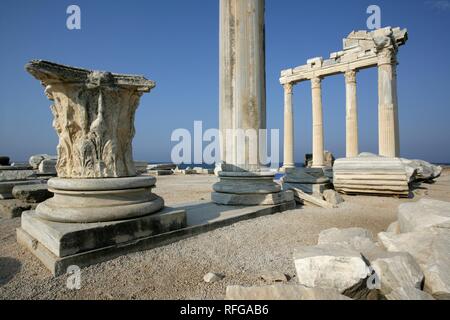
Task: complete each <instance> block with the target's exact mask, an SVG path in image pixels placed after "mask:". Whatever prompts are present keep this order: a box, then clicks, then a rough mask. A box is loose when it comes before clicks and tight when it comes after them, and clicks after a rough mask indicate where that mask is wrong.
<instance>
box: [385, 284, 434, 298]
mask: <svg viewBox="0 0 450 320" xmlns="http://www.w3.org/2000/svg"><path fill="white" fill-rule="evenodd" d="M386 299H387V300H402V301H406V300H414V301H417V300H434V298H433V296H432V295H430V294H428V293H426V292H425V291H422V290H419V289H417V288H414V287H402V288H396V289H394V290H392V291H391V293H389V294H387V295H386Z"/></svg>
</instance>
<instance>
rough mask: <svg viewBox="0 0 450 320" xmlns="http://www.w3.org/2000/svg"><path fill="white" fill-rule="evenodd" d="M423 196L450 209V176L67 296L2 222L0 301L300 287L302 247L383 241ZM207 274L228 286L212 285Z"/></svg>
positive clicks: (175, 190) (177, 190)
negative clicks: (297, 255)
mask: <svg viewBox="0 0 450 320" xmlns="http://www.w3.org/2000/svg"><path fill="white" fill-rule="evenodd" d="M215 181H216V179H215V177H211V176H166V177H159V178H158V186H157V188H156V190H155V192H156V193H158V194H159V195H161V196H162V197H164V198H165V200H166V204H168V205H170V204H176V203H183V202H190V201H197V200H202V199H209V192H210V189H211V184H212V183H214V182H215ZM186 186H188V188H186ZM186 189H187V190H186ZM422 196H429V197H432V198H436V199H441V200H447V201H450V172H448V171H446V172H445V174H444V175H443V177H441V179H440V180H439V181H438V183H436V184H434V185H424V187H423V188H422V189H419V190H417V191H416V197H415V198H414V199H397V198H378V197H362V196H361V197H345V199H346V203H344V204H343V205H342V206H341V207H340V208H339V209H336V210H323V209H318V208H309V207H304V208H300V209H297V210H292V211H288V212H284V213H281V214H276V215H273V216H268V217H262V218H258V219H254V220H250V221H244V222H240V223H237V224H235V225H232V226H229V227H226V228H222V229H218V230H215V231H212V232H209V233H206V234H202V235H199V236H196V237H192V238H189V239H186V240H182V241H179V242H177V243H174V244H172V245H169V246H166V247H163V248H158V249H153V250H149V251H145V252H140V253H135V254H129V255H126V256H122V257H120V258H117V259H114V260H111V261H108V262H105V263H102V264H98V265H95V266H91V267H89V268H86V269H83V270H82V274H81V289H80V290H75V291H74V290H69V289H67V288H66V281H67V276H61V277H58V278H53V277H52V276H51V275H50V273H49V272H48V271H47V270H46V269H45V268H44V267H43V266H42V265H41V264H40V262H39V261H38V260H37V259H36V258H35V257H34V256H33V255H32V254H30V253H29V252H28V251H26V250H24V249H23V248H21V247H20V246H18V245H17V243H16V241H15V231H14V230H15V228H16V227H18V226H19V223H20V221H19V219H17V218H16V219H0V243H1V245H0V299H222V298H223V297H224V294H225V289H226V286H227V285H235V284H239V285H262V284H264V282H263V280H260V279H259V276H260V275H261V273H263V272H265V271H281V272H284V273H286V274H287V275H289V276H290V278H291V279H290V281H291V282H295V280H296V279H295V269H294V264H293V261H292V254H293V251H294V249H295V248H296V247H299V246H304V245H314V244H316V242H317V238H318V235H319V233H320V231H322V230H325V229H328V228H332V227H337V228H348V227H363V228H367V229H369V230H371V231H372V232H373V233H374V234H377V233H378V232H380V231H384V230H385V229H386V228H387V227H388V225H389V224H390V223H392V222H393V221H395V220H396V211H397V207H398V205H399V204H400V203H403V202H406V201H416V200H418V199H419V198H420V197H422ZM208 272H217V273H221V274H224V275H225V278H224V279H223V280H222V281H220V282H218V283H213V284H206V283H204V281H203V276H204V275H205V274H206V273H208Z"/></svg>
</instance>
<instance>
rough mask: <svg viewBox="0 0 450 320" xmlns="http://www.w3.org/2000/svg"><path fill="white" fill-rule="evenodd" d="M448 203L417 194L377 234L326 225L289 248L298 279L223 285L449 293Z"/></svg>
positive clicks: (285, 290)
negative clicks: (310, 240)
mask: <svg viewBox="0 0 450 320" xmlns="http://www.w3.org/2000/svg"><path fill="white" fill-rule="evenodd" d="M449 248H450V203H448V202H442V201H436V200H431V199H422V200H420V201H419V202H415V203H406V204H402V205H401V206H400V207H399V213H398V222H396V223H394V224H392V225H391V226H390V227H389V229H388V231H387V232H382V233H380V234H379V235H378V241H376V240H375V239H374V237H373V236H372V234H371V232H369V231H368V230H365V229H361V228H350V229H336V228H333V229H329V230H325V231H323V232H321V233H320V235H319V240H318V244H317V245H316V246H309V247H301V248H298V249H297V250H295V253H294V263H295V268H296V272H297V279H298V284H297V285H292V284H276V285H272V286H263V287H249V288H246V287H241V286H229V287H228V288H227V291H226V298H227V299H233V300H249V299H253V300H261V299H264V300H341V299H358V300H386V299H387V300H435V299H439V300H440V299H450V250H449Z"/></svg>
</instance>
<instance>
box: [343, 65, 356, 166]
mask: <svg viewBox="0 0 450 320" xmlns="http://www.w3.org/2000/svg"><path fill="white" fill-rule="evenodd" d="M345 89H346V145H347V148H346V149H347V152H346V156H347V158H352V157H356V156H358V154H359V146H358V143H359V141H358V140H359V138H358V103H357V98H356V71H355V70H349V71H347V72H346V73H345Z"/></svg>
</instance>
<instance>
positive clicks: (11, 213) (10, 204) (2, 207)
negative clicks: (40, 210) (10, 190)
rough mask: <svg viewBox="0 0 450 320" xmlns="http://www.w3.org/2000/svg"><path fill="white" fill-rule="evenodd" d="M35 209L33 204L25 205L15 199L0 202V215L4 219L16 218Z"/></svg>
mask: <svg viewBox="0 0 450 320" xmlns="http://www.w3.org/2000/svg"><path fill="white" fill-rule="evenodd" d="M35 208H36V205H35V204H31V203H26V202H24V201H21V200H17V199H8V200H0V214H1V216H2V217H3V218H5V219H13V218H18V217H20V216H21V215H22V213H23V212H24V211H28V210H33V209H35Z"/></svg>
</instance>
